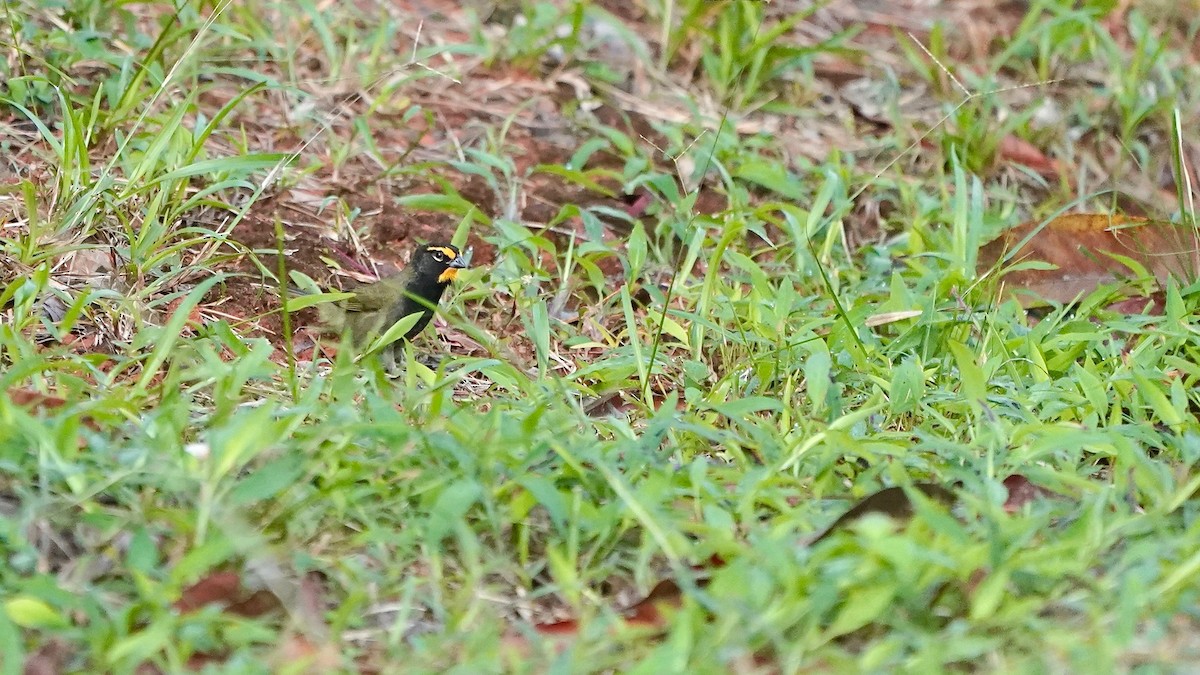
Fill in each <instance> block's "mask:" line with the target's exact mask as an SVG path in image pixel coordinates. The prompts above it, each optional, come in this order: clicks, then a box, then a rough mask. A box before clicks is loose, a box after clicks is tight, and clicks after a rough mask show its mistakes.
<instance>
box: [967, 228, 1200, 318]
mask: <svg viewBox="0 0 1200 675" xmlns="http://www.w3.org/2000/svg"><path fill="white" fill-rule="evenodd" d="M1114 256H1119V257H1124V258H1127V259H1128V260H1130V261H1132V262H1133V263H1134V264H1136V265H1141V266H1142V267H1144V268H1145V270H1146V271H1147V272H1149V273H1150V274H1153V275H1154V277H1155V278H1157V279H1158V280H1159V281H1160V282H1163V281H1165V280H1166V279H1167V278H1168V277H1176V278H1179V279H1182V280H1185V281H1187V280H1191V279H1193V278H1195V276H1196V271H1197V270H1200V247H1198V246H1197V234H1196V232H1194V231H1192V230H1191V229H1189V228H1185V227H1180V226H1177V225H1174V224H1172V223H1168V222H1165V221H1156V220H1148V219H1146V218H1135V217H1132V216H1120V215H1108V214H1095V213H1079V214H1070V215H1065V216H1060V217H1058V218H1055V219H1054V220H1051V221H1050V222H1048V223H1045V225H1044V226H1043V224H1042V223H1041V222H1038V221H1031V222H1028V223H1025V224H1023V225H1020V226H1019V227H1016V228H1013V229H1011V230H1008V231H1007V232H1005V233H1004V234H1002V235H1000V236H999V237H997V238H996V239H994V240H993V241H991V242H989V243H987V244H986V245H984V246H983V247H982V248H981V249H980V250H979V265H978V272H979V274H980V275H981V276H982V275H985V274H987V273H988V272H989V271H991V270H992V269H993V268H994V267H996V266H997V265H998V264H1001V263H1003V267H1009V266H1011V265H1013V264H1015V263H1024V262H1030V261H1038V262H1042V263H1049V264H1050V265H1052V266H1053V268H1052V269H1015V270H1011V271H1008V272H1007V273H1004V276H1003V280H1004V285H1005V291H1006V293H1009V294H1013V295H1016V296H1017V297H1018V299H1019V300H1020V301H1021V302H1022V303H1023V304H1025V305H1027V306H1028V305H1031V304H1038V303H1039V301H1038V298H1042V299H1045V300H1050V301H1053V302H1059V303H1067V302H1072V301H1074V300H1076V299H1078V298H1079V297H1080V296H1083V295H1086V294H1088V293H1090V292H1092V291H1093V290H1095V289H1096V288H1097V287H1098V286H1100V285H1102V284H1107V283H1112V282H1114V281H1117V280H1118V279H1120V278H1122V277H1131V276H1134V270H1132V269H1131V268H1130V267H1129V266H1128V265H1126V264H1125V262H1122V261H1120V260H1118V259H1117V258H1115V257H1114ZM1005 259H1007V261H1006V260H1005ZM1031 295H1032V296H1034V297H1030V296H1031Z"/></svg>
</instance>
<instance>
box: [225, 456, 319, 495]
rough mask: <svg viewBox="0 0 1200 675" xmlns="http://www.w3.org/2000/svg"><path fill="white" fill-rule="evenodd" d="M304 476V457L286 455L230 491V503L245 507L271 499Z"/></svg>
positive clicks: (260, 469)
mask: <svg viewBox="0 0 1200 675" xmlns="http://www.w3.org/2000/svg"><path fill="white" fill-rule="evenodd" d="M303 475H304V457H302V456H300V455H298V454H289V455H284V456H283V457H280V458H278V459H275V460H273V461H271V462H268V463H267V464H264V465H263V466H261V467H259V468H258V469H256V470H254V472H253V473H251V474H250V475H249V476H247V477H245V478H243V479H241V480H239V481H238V482H237V484H236V485H235V486H234V487H233V489H232V490H230V491H229V503H230V504H232V505H234V506H245V505H247V504H253V503H254V502H259V501H262V500H264V499H270V498H271V497H274V496H275V495H277V494H279V493H280V492H283V490H284V489H285V488H287V487H289V486H291V485H293V484H295V482H296V481H297V480H298V479H299V478H300V477H301V476H303Z"/></svg>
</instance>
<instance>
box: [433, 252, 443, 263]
mask: <svg viewBox="0 0 1200 675" xmlns="http://www.w3.org/2000/svg"><path fill="white" fill-rule="evenodd" d="M433 259H434V260H436V261H438V262H446V254H444V253H442V252H441V251H434V252H433Z"/></svg>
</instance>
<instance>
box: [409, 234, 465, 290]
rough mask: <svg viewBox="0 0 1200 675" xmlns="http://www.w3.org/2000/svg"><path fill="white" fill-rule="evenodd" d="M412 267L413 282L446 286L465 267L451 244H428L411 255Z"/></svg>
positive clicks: (460, 256)
mask: <svg viewBox="0 0 1200 675" xmlns="http://www.w3.org/2000/svg"><path fill="white" fill-rule="evenodd" d="M411 264H412V265H414V267H415V271H416V274H415V275H414V276H413V281H420V282H423V283H437V284H443V285H444V284H448V283H450V281H451V280H452V279H454V277H455V276H456V275H457V273H458V270H460V269H462V268H463V267H465V266H466V265H465V264H464V263H463V259H462V254H461V253H460V252H459V250H458V247H457V246H453V245H451V244H429V245H427V246H422V247H421V248H419V249H417V251H416V252H415V253H413V260H412V263H411Z"/></svg>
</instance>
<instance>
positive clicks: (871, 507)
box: [812, 483, 956, 544]
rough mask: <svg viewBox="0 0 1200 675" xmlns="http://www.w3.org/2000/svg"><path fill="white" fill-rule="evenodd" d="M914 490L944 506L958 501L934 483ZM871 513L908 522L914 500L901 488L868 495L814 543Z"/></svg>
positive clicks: (892, 488)
mask: <svg viewBox="0 0 1200 675" xmlns="http://www.w3.org/2000/svg"><path fill="white" fill-rule="evenodd" d="M913 489H915V490H919V491H920V492H922V493H923V494H924V495H925V496H926V497H929V498H930V499H932V500H934V501H937V502H941V503H942V504H953V503H954V502H955V499H956V498H955V496H954V493H953V492H951V491H949V490H947V489H946V488H944V487H942V486H941V485H935V484H933V483H917V484H916V485H913ZM869 513H880V514H883V515H885V516H891V517H892V518H895V519H897V520H907V519H908V518H911V517H912V514H913V505H912V500H910V499H909V498H908V493H906V492H905V491H904V488H901V487H889V488H884V489H882V490H880V491H878V492H876V493H873V494H870V495H867V496H866V497H863V499H862V500H861V501H859V502H858V503H857V504H855V505H854V506H852V507H851V508H850V510H849V511H847V512H845V513H843V514H842V515H841V516H840V517H839V518H838V519H837V520H835V521H833V524H831V525H830V526H829V527H827V528H825V530H824V531H823V532H821V534H819V535H817V537H816V538H815V539H813V540H812V543H814V544H815V543H817V542H819V541H821V540H822V539H824V538H826V537H828V536H829V535H831V534H833V532H834V531H836V530H838V529H840V528H844V527H846V526H847V525H849V524H850V523H852V522H854V521H856V520H858V519H859V518H862V517H863V516H866V515H867V514H869Z"/></svg>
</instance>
